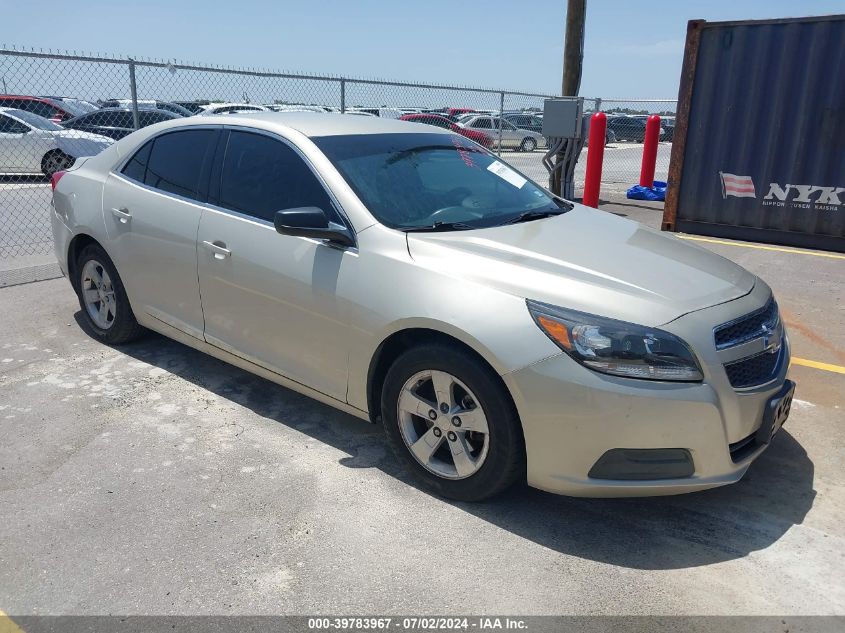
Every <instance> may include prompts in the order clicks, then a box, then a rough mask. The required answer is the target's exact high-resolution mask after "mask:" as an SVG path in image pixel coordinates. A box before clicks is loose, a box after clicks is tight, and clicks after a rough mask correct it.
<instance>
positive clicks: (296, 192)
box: [220, 132, 339, 222]
mask: <svg viewBox="0 0 845 633" xmlns="http://www.w3.org/2000/svg"><path fill="white" fill-rule="evenodd" d="M220 206H222V207H225V208H227V209H232V210H234V211H240V212H242V213H245V214H247V215H251V216H254V217H256V218H260V219H262V220H268V221H270V222H272V221H273V215H274V214H275V213H276V211H281V210H283V209H293V208H296V207H319V208H320V209H322V210H323V211H324V212H325V213H326V214H327V215H328V216H329V217H330V218H332V219H333V220H334V221H336V222H337V221H339V219H338V218H337V214H336V213H335V211H334V207H333V206H332V204H331V200H330V198H329V196H328V194H327V193H326V190H325V189H324V188H323V185H322V184H321V183H320V181H319V180H317V177H316V176H315V175H314V173H313V172H312V171H311V169H310V168H309V167H308V165H306V164H305V161H303V160H302V158H300V156H299V154H297V153H296V152H295V151H294V150H293V149H292V148H290V147H289V146H288V145H286V144H285V143H282V142H281V141H277V140H275V139H273V138H270V137H269V136H264V135H262V134H251V133H249V132H232V133H231V134H230V136H229V143H228V146H227V147H226V154H225V156H224V158H223V171H222V174H221V181H220Z"/></svg>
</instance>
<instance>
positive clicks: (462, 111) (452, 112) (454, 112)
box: [446, 108, 475, 116]
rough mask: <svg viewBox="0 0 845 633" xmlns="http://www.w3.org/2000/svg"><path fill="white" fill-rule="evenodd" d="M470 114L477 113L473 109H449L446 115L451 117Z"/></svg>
mask: <svg viewBox="0 0 845 633" xmlns="http://www.w3.org/2000/svg"><path fill="white" fill-rule="evenodd" d="M468 112H475V110H473V109H472V108H449V109H448V110H446V114H448V115H449V116H461V115H462V114H467V113H468Z"/></svg>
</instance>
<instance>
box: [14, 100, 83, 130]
mask: <svg viewBox="0 0 845 633" xmlns="http://www.w3.org/2000/svg"><path fill="white" fill-rule="evenodd" d="M0 108H16V109H18V110H24V111H26V112H32V113H33V114H37V115H38V116H42V117H44V118H45V119H49V120H51V121H53V122H54V123H61V122H62V121H67V120H69V119H72V118H74V117H76V116H79V115H81V114H85V112H86V110H85V109H84V108H83V107H80V106H77V105H75V104H73V103H69V102H67V101H62V100H61V99H58V98H51V97H30V96H26V95H0Z"/></svg>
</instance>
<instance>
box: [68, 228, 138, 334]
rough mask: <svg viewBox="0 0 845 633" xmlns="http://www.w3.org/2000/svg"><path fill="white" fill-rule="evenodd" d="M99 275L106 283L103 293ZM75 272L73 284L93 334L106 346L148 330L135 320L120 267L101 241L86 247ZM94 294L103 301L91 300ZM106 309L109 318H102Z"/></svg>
mask: <svg viewBox="0 0 845 633" xmlns="http://www.w3.org/2000/svg"><path fill="white" fill-rule="evenodd" d="M98 274H99V275H100V276H101V279H100V281H102V282H103V283H102V286H101V287H100V291H102V293H100V291H98V289H97V286H96V281H95V278H96V276H97V275H98ZM74 275H75V276H76V279H74V280H73V287H74V289H75V290H76V295H77V297H78V298H79V306H80V308H82V318H83V320H84V323H85V325H86V326H87V330H88V332H89V334H91V335H93V336H94V338H96V339H97V340H99V341H100V342H101V343H105V344H106V345H122V344H124V343H129V342H131V341H134V340H135V339H137V338H138V337H139V336H141V335H142V334H143V333H144V328H143V327H141V326H140V325H138V321H136V320H135V314H134V313H133V312H132V306H130V305H129V297H128V296H127V295H126V289H125V288H124V286H123V281H121V279H120V275H119V274H118V273H117V269H116V268H115V267H114V264H113V263H112V260H111V258H110V257H109V256H108V255H107V254H106V251H104V250H103V248H102V247H101V246H100V245H99V244H89V245H88V246H86V247H85V248H83V249H82V252H81V253H79V257H78V258H77V260H76V266H75V267H74ZM92 295H93V296H95V297H98V298H99V301H97V300H96V299H94V301H91V297H92ZM104 297H105V301H104V300H103V298H104ZM103 303H105V304H106V307H105V309H103V308H102V305H103ZM98 308H99V309H98ZM103 312H105V313H106V317H105V318H103V317H102V314H103Z"/></svg>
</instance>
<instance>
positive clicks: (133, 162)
mask: <svg viewBox="0 0 845 633" xmlns="http://www.w3.org/2000/svg"><path fill="white" fill-rule="evenodd" d="M152 148H153V141H150V142H149V143H147V144H146V145H144V146H143V147H142V148H141V149H139V150H138V151H137V152H135V155H134V156H133V157H132V158H130V159H129V162H128V163H126V165H124V167H123V171H122V172H121V173H122V174H123V175H124V176H126V177H128V178H131V179H132V180H137V181H138V182H144V176H146V174H147V161H148V160H149V159H150V150H152Z"/></svg>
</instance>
